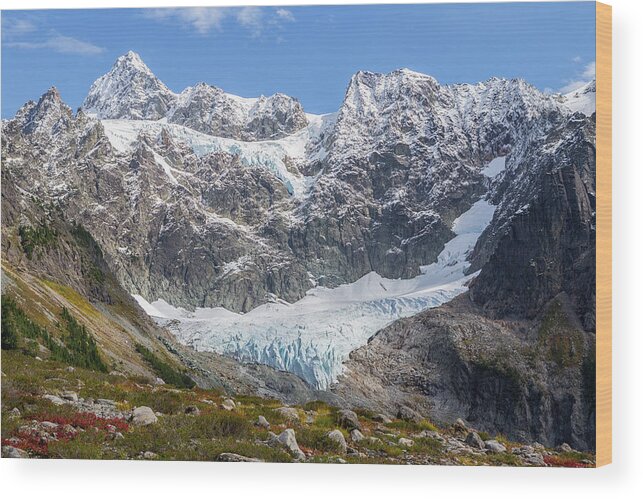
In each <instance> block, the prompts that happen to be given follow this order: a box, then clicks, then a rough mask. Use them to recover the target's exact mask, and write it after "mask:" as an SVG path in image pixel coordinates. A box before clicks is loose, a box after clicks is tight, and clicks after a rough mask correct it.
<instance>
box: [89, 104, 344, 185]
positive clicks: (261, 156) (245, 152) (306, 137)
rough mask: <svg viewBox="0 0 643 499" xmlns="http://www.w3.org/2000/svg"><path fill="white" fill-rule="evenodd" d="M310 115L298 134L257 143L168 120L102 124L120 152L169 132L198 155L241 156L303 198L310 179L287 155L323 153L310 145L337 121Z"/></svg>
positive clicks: (105, 121)
mask: <svg viewBox="0 0 643 499" xmlns="http://www.w3.org/2000/svg"><path fill="white" fill-rule="evenodd" d="M307 117H308V121H309V124H308V125H307V126H306V127H305V128H304V129H302V130H300V131H299V132H297V133H294V134H292V135H289V136H287V137H284V138H282V139H279V140H265V141H253V142H247V141H241V140H235V139H229V138H222V137H214V136H212V135H208V134H205V133H201V132H197V131H195V130H193V129H191V128H188V127H185V126H182V125H176V124H173V123H166V122H165V121H164V120H162V121H149V120H102V121H101V123H102V125H103V129H104V130H105V135H106V136H107V138H108V139H109V141H110V143H111V144H112V146H113V147H114V148H115V149H116V150H118V151H120V152H132V151H133V150H134V149H135V148H136V145H137V142H138V138H139V135H140V134H141V133H144V134H146V135H148V136H151V137H154V138H159V137H160V136H161V133H162V132H163V131H165V132H167V133H168V134H169V136H170V137H171V138H172V139H173V140H175V141H177V142H180V143H183V144H185V145H187V146H188V147H190V148H191V149H192V151H193V152H194V153H195V154H196V155H197V156H204V155H206V154H210V153H213V152H226V153H229V154H233V155H237V156H239V158H240V160H241V161H242V162H243V163H244V164H246V165H247V166H250V167H256V168H263V169H266V170H268V171H270V172H271V173H273V174H274V175H275V176H276V177H277V178H278V179H279V180H280V181H281V182H283V184H284V185H285V186H286V188H287V189H288V191H289V192H290V194H292V195H293V196H295V197H300V196H303V195H304V193H305V191H306V189H307V186H308V184H309V179H308V177H305V176H303V175H299V174H297V173H293V172H292V171H291V170H289V169H288V167H287V166H286V161H287V158H290V159H292V160H304V159H306V158H307V157H308V156H309V155H311V156H314V157H318V156H319V155H320V154H321V155H323V150H321V149H319V148H317V149H314V148H313V149H311V148H310V147H309V145H310V144H315V143H316V142H317V141H318V138H319V136H320V134H321V133H323V132H324V130H325V129H326V128H327V127H328V126H329V124H332V120H333V116H332V115H312V114H309V115H307ZM156 156H158V154H156ZM156 159H157V163H159V164H160V165H161V166H164V160H163V159H162V158H156ZM164 168H165V167H164Z"/></svg>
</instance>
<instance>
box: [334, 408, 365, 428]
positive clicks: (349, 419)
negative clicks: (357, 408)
mask: <svg viewBox="0 0 643 499" xmlns="http://www.w3.org/2000/svg"><path fill="white" fill-rule="evenodd" d="M337 422H338V423H339V425H340V426H341V427H342V428H346V429H347V430H353V429H356V430H361V429H362V425H361V424H360V423H359V419H358V418H357V414H355V413H354V412H353V411H350V410H348V409H342V410H340V411H339V412H338V413H337Z"/></svg>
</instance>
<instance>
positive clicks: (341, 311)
mask: <svg viewBox="0 0 643 499" xmlns="http://www.w3.org/2000/svg"><path fill="white" fill-rule="evenodd" d="M494 210H495V207H494V206H493V205H491V204H489V203H488V202H487V201H485V200H479V201H477V202H476V203H475V204H474V205H473V206H472V207H471V208H470V209H469V210H468V211H467V212H465V213H464V214H462V215H461V216H460V217H459V218H457V219H456V220H455V221H454V223H453V227H452V229H453V231H454V233H455V234H456V237H454V238H453V239H451V240H450V241H449V242H448V243H447V244H446V245H445V247H444V249H443V251H442V252H441V253H440V255H439V256H438V259H437V262H435V263H433V264H431V265H427V266H424V267H422V269H421V272H422V273H421V274H420V275H419V276H417V277H415V278H413V279H387V278H384V277H381V276H380V275H378V274H377V273H375V272H371V273H370V274H367V275H365V276H364V277H362V278H361V279H359V280H357V281H356V282H354V283H351V284H345V285H342V286H339V287H337V288H333V289H329V288H325V287H320V286H318V287H315V288H313V289H311V290H310V291H308V293H307V294H306V296H305V297H304V298H302V299H301V300H299V301H297V302H295V303H293V304H289V303H286V302H283V301H279V300H277V301H276V302H274V303H268V304H265V305H262V306H260V307H257V308H255V309H253V310H252V311H250V312H248V313H247V314H237V313H233V312H230V311H228V310H226V309H223V308H214V309H203V308H200V309H199V308H197V309H196V311H194V312H190V311H187V310H185V309H181V308H175V307H172V306H170V305H168V304H167V303H166V302H164V301H162V300H158V301H155V302H153V303H148V302H147V301H146V300H145V299H144V298H143V297H141V296H135V298H136V299H137V301H138V302H139V304H140V305H141V306H142V307H143V309H144V310H145V311H146V312H147V313H148V314H149V315H151V316H152V317H154V318H155V319H156V320H157V321H158V322H160V323H162V324H164V325H167V326H168V327H170V329H171V330H172V331H173V332H174V334H176V336H177V337H178V338H179V340H180V341H181V342H182V343H184V344H186V345H189V346H192V347H193V348H196V349H197V350H202V351H216V352H219V353H222V354H226V355H230V356H232V357H234V358H236V359H238V360H240V361H244V362H257V363H262V364H267V365H270V366H273V367H275V368H277V369H282V370H286V371H290V372H293V373H295V374H297V375H298V376H300V377H302V378H303V379H305V380H306V381H308V382H309V383H311V384H312V385H313V386H316V387H318V388H320V389H325V388H328V387H329V386H330V385H331V384H332V383H333V382H334V381H335V380H336V379H337V376H338V375H339V374H340V373H341V372H342V363H343V361H344V360H346V358H347V357H348V354H349V353H350V352H351V351H352V350H354V349H355V348H357V347H359V346H361V345H363V344H365V343H366V341H367V340H368V338H369V337H370V336H372V335H373V334H374V333H375V332H377V331H378V330H379V329H381V328H383V327H385V326H386V325H387V324H389V323H391V322H393V321H395V320H397V319H399V318H401V317H408V316H411V315H414V314H416V313H418V312H420V311H422V310H424V309H426V308H431V307H436V306H438V305H440V304H442V303H445V302H447V301H449V300H450V299H452V298H453V297H455V296H457V295H458V294H460V293H462V292H464V291H466V289H467V287H466V283H467V282H468V281H469V280H470V279H471V278H472V277H473V276H472V275H465V271H466V269H467V268H468V266H469V263H468V262H467V257H468V255H469V253H470V252H471V251H472V250H473V248H474V246H475V243H476V241H477V239H478V237H479V236H480V234H481V233H482V231H483V230H484V229H485V227H486V226H487V225H488V224H489V222H490V221H491V219H492V217H493V213H494ZM230 271H231V272H234V271H235V266H234V265H231V266H230Z"/></svg>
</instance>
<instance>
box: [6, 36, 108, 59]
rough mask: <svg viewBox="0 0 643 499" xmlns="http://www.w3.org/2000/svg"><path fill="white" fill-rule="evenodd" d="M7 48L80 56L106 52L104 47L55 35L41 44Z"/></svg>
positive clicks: (15, 43) (19, 43) (26, 44)
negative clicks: (49, 51) (48, 50)
mask: <svg viewBox="0 0 643 499" xmlns="http://www.w3.org/2000/svg"><path fill="white" fill-rule="evenodd" d="M7 46H8V47H13V48H19V49H50V50H53V51H54V52H58V53H60V54H78V55H95V54H100V53H101V52H104V51H105V49H104V48H103V47H99V46H97V45H94V44H93V43H89V42H84V41H82V40H78V39H77V38H72V37H71V36H63V35H55V36H52V37H50V38H48V39H46V40H43V41H41V42H27V41H15V42H9V43H7Z"/></svg>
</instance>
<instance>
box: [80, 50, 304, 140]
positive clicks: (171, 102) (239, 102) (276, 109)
mask: <svg viewBox="0 0 643 499" xmlns="http://www.w3.org/2000/svg"><path fill="white" fill-rule="evenodd" d="M82 109H83V111H84V112H86V113H87V114H90V115H92V116H96V117H97V118H99V119H128V120H161V119H165V120H166V121H167V122H169V123H176V124H179V125H185V126H187V127H188V128H191V129H193V130H196V131H198V132H203V133H207V134H210V135H215V136H217V137H225V138H234V139H240V140H244V141H252V140H265V139H278V138H281V137H285V136H287V135H289V134H292V133H294V132H297V131H299V130H301V129H302V128H304V127H305V126H306V125H307V124H308V121H307V119H306V115H305V113H304V110H303V109H302V107H301V104H300V103H299V101H297V99H294V98H292V97H289V96H287V95H284V94H279V93H278V94H275V95H272V96H270V97H264V96H261V97H258V98H252V99H248V98H243V97H238V96H236V95H232V94H228V93H226V92H224V91H223V90H221V89H220V88H217V87H214V86H212V85H208V84H206V83H199V84H197V85H195V86H193V87H188V88H186V89H185V90H183V91H182V92H181V93H179V94H175V93H174V92H172V91H171V90H170V89H169V88H168V87H166V86H165V84H164V83H163V82H162V81H161V80H159V79H158V78H157V77H156V76H155V75H154V73H152V71H151V70H150V69H149V68H148V67H147V66H146V65H145V63H144V62H143V61H142V59H141V58H140V56H139V55H138V54H136V53H135V52H132V51H130V52H128V53H127V54H125V55H123V56H121V57H119V58H118V59H117V60H116V63H115V64H114V66H113V67H112V69H111V70H110V71H109V72H108V73H107V74H105V75H103V76H101V77H100V78H99V79H98V80H96V81H95V82H94V84H93V85H92V87H91V89H90V91H89V94H88V95H87V98H86V99H85V101H84V102H83V105H82Z"/></svg>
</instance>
